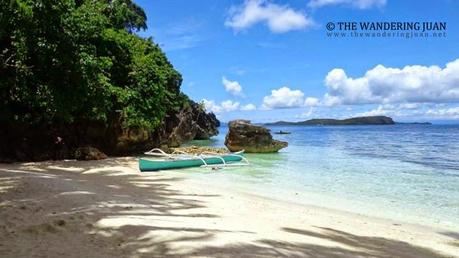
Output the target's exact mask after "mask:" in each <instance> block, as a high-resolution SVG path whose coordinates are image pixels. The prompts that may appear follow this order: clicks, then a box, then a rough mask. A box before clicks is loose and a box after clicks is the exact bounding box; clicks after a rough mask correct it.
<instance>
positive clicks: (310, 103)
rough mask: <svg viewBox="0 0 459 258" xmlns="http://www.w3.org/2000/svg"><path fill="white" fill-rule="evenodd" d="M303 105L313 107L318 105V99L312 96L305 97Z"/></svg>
mask: <svg viewBox="0 0 459 258" xmlns="http://www.w3.org/2000/svg"><path fill="white" fill-rule="evenodd" d="M304 105H305V106H307V107H315V106H317V105H319V99H317V98H312V97H307V98H306V99H305V100H304Z"/></svg>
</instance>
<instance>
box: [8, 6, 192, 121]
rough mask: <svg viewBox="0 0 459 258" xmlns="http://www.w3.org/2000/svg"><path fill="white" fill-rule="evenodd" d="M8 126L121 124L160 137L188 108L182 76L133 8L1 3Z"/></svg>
mask: <svg viewBox="0 0 459 258" xmlns="http://www.w3.org/2000/svg"><path fill="white" fill-rule="evenodd" d="M0 10H1V16H0V17H1V18H0V28H1V31H0V49H1V53H0V74H1V76H2V80H1V81H0V88H1V91H0V94H1V99H2V102H1V103H0V105H1V108H0V112H1V113H0V117H1V118H2V120H3V122H5V121H6V122H11V121H15V122H25V123H34V124H41V123H71V122H75V121H81V120H88V121H103V122H107V121H109V120H112V119H119V118H121V119H122V122H123V125H124V126H145V127H148V128H149V129H154V128H155V127H156V126H158V125H159V123H160V121H161V119H162V118H163V117H164V115H165V114H166V112H167V111H168V110H170V109H174V108H175V109H179V108H180V107H181V106H182V105H183V104H184V103H185V101H184V100H185V97H183V96H181V95H180V91H179V87H180V83H181V75H180V74H179V73H178V72H177V71H176V70H174V68H173V67H172V65H171V64H170V63H169V62H168V60H167V58H166V56H165V55H164V53H163V52H162V51H161V49H160V48H159V47H158V45H156V44H155V43H153V41H152V39H143V38H141V37H139V36H137V35H136V34H134V33H132V32H134V31H138V30H141V29H144V28H146V16H145V13H144V12H143V10H142V9H141V8H140V7H139V6H137V5H136V4H134V3H133V2H131V1H130V0H114V1H110V0H99V1H92V0H80V1H78V0H57V1H56V0H13V1H2V2H1V3H0Z"/></svg>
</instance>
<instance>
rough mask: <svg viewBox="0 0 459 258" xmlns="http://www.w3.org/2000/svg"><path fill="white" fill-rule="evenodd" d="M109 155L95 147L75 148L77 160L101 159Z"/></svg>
mask: <svg viewBox="0 0 459 258" xmlns="http://www.w3.org/2000/svg"><path fill="white" fill-rule="evenodd" d="M106 158H107V155H105V153H103V152H101V151H100V150H98V149H97V148H94V147H80V148H77V149H76V150H75V159H77V160H100V159H106Z"/></svg>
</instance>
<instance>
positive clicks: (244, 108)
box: [241, 103, 257, 111]
mask: <svg viewBox="0 0 459 258" xmlns="http://www.w3.org/2000/svg"><path fill="white" fill-rule="evenodd" d="M255 109H257V107H256V106H255V105H254V104H252V103H250V104H247V105H244V106H242V107H241V110H242V111H252V110H255Z"/></svg>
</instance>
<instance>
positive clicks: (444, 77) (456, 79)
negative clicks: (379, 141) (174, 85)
mask: <svg viewBox="0 0 459 258" xmlns="http://www.w3.org/2000/svg"><path fill="white" fill-rule="evenodd" d="M135 2H136V3H137V4H139V5H140V6H141V7H143V8H144V10H145V11H146V14H147V17H148V29H147V30H145V31H141V32H139V34H140V35H141V36H144V37H152V38H153V40H154V42H156V43H157V44H159V45H160V46H161V47H162V49H163V50H164V51H165V53H166V55H167V57H168V58H169V60H170V61H171V63H172V64H173V65H174V67H175V68H176V69H177V70H178V71H179V72H180V73H181V74H182V76H183V83H182V91H183V92H185V93H186V94H187V95H188V96H190V97H191V98H192V99H193V100H195V101H197V102H203V103H204V104H205V106H206V109H207V110H208V111H212V112H214V113H216V115H217V117H218V118H219V119H220V120H221V121H224V122H225V121H229V120H232V119H238V118H243V119H249V120H252V121H253V122H272V121H278V120H284V121H300V120H307V119H312V118H347V117H354V116H365V115H387V116H391V117H393V118H394V119H395V120H396V121H402V122H414V121H431V122H438V123H440V122H448V121H459V47H458V42H459V28H458V25H459V15H458V11H459V1H458V0H437V1H433V0H432V1H421V0H420V1H411V0H405V1H395V0H290V1H286V0H232V1H230V0H218V1H216V0H195V1H189V0H162V1H151V0H136V1H135ZM343 22H347V24H348V27H347V30H346V27H343V26H344V25H343ZM365 22H374V23H376V22H385V23H387V24H390V23H404V24H407V23H410V24H415V23H418V25H419V26H420V28H421V30H422V28H423V24H424V22H430V23H429V24H437V25H438V24H445V25H446V28H440V27H439V26H436V27H435V26H434V27H433V26H430V27H431V29H433V30H427V31H426V32H425V34H426V35H427V36H423V37H420V36H413V34H410V35H411V36H410V37H407V36H404V35H405V34H407V35H408V33H411V32H415V33H417V35H421V33H420V32H422V31H421V30H415V29H412V28H411V29H397V28H396V27H390V28H389V29H387V30H379V31H369V30H364V29H363V28H362V27H359V26H360V25H361V23H365ZM330 23H333V24H332V25H334V26H330V27H329V24H330ZM340 23H341V26H342V27H340V26H339V24H340ZM351 23H353V24H355V25H356V27H354V28H352V30H351V29H349V28H351V27H350V25H349V24H351ZM331 27H333V28H331ZM327 28H329V29H331V30H329V29H327ZM355 28H357V30H353V29H355ZM360 32H363V33H380V35H379V37H378V36H376V37H373V36H371V35H369V34H367V35H369V36H359V37H352V36H351V33H360ZM383 32H385V33H393V34H395V33H398V36H397V35H395V36H394V35H392V36H385V37H382V36H381V33H383ZM333 33H337V35H335V34H333ZM340 33H344V34H345V35H342V34H340ZM400 33H405V34H402V35H401V34H400ZM434 34H435V35H434ZM333 35H335V36H333ZM400 35H401V36H400Z"/></svg>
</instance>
